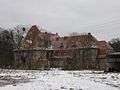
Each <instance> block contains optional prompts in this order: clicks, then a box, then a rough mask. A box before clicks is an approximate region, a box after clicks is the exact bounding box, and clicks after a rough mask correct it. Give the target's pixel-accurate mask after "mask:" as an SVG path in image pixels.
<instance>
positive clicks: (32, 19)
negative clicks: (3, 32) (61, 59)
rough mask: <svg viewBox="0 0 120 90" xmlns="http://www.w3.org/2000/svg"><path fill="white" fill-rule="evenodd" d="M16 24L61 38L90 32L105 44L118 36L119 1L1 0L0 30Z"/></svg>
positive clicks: (119, 22)
mask: <svg viewBox="0 0 120 90" xmlns="http://www.w3.org/2000/svg"><path fill="white" fill-rule="evenodd" d="M18 24H23V25H26V24H37V25H39V26H40V27H42V28H44V29H46V30H47V31H49V32H54V33H56V32H58V33H59V34H60V35H68V34H69V33H71V32H79V33H82V32H91V33H92V34H93V35H94V36H95V37H96V38H97V39H98V40H107V41H108V40H111V38H113V37H120V32H119V31H120V30H119V29H120V0H0V27H4V28H13V27H14V26H16V25H18Z"/></svg>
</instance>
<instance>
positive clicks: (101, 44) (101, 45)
mask: <svg viewBox="0 0 120 90" xmlns="http://www.w3.org/2000/svg"><path fill="white" fill-rule="evenodd" d="M97 46H98V48H100V49H113V48H112V47H111V46H110V45H109V44H108V43H107V42H106V41H98V42H97Z"/></svg>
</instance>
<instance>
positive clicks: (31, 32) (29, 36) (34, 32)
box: [25, 25, 40, 40]
mask: <svg viewBox="0 0 120 90" xmlns="http://www.w3.org/2000/svg"><path fill="white" fill-rule="evenodd" d="M39 33H40V31H39V29H38V27H37V26H36V25H33V26H32V27H31V28H30V30H29V31H28V33H27V36H26V37H25V39H26V40H33V39H35V37H37V36H38V34H39Z"/></svg>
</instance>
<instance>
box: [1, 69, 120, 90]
mask: <svg viewBox="0 0 120 90" xmlns="http://www.w3.org/2000/svg"><path fill="white" fill-rule="evenodd" d="M0 90H120V74H119V73H103V72H102V71H89V70H85V71H62V70H59V69H51V70H49V71H39V70H5V69H0Z"/></svg>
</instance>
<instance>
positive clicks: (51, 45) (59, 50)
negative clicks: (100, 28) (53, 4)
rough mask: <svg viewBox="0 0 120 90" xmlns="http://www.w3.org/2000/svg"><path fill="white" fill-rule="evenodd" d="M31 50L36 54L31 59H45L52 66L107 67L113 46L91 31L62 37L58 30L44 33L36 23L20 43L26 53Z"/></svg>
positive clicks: (72, 67) (69, 67)
mask: <svg viewBox="0 0 120 90" xmlns="http://www.w3.org/2000/svg"><path fill="white" fill-rule="evenodd" d="M30 50H31V51H32V53H33V55H32V57H31V58H30V59H31V61H35V62H37V63H38V62H40V63H41V62H43V61H46V62H47V64H46V65H49V66H50V67H61V68H62V69H104V68H105V57H106V55H107V53H109V52H111V51H112V50H113V49H112V47H111V46H110V45H109V44H108V43H106V42H105V41H98V40H97V39H96V38H95V37H94V36H92V35H91V33H87V34H84V35H77V36H64V37H60V36H59V35H58V33H56V34H53V33H48V32H41V31H40V30H39V29H38V28H37V26H35V25H34V26H32V27H31V29H30V30H29V31H28V33H27V36H26V37H25V40H24V41H23V43H22V46H21V51H24V52H25V53H26V52H28V51H30ZM42 52H44V54H41V53H42ZM28 55H30V54H29V53H28ZM30 56H31V55H30ZM48 62H49V63H48Z"/></svg>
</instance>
